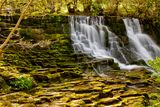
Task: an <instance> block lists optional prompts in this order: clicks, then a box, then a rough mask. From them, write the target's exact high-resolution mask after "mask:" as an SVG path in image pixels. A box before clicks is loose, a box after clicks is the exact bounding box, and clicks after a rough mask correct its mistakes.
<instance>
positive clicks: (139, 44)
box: [123, 18, 160, 62]
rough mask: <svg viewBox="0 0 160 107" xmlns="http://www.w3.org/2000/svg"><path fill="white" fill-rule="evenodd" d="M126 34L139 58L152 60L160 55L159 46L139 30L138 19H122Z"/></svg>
mask: <svg viewBox="0 0 160 107" xmlns="http://www.w3.org/2000/svg"><path fill="white" fill-rule="evenodd" d="M123 21H124V24H125V27H126V31H127V36H128V38H129V42H130V47H131V49H132V50H134V51H135V52H136V53H137V54H138V55H137V56H138V57H139V59H143V60H144V61H146V62H147V61H148V60H153V59H154V58H155V57H157V56H160V48H159V47H158V46H157V45H156V44H155V43H154V41H153V40H152V39H151V38H150V37H149V36H148V35H147V34H144V33H143V32H142V30H141V26H140V23H139V20H138V19H135V18H133V19H129V18H126V19H123Z"/></svg>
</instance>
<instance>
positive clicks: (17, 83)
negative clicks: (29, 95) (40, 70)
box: [10, 77, 33, 90]
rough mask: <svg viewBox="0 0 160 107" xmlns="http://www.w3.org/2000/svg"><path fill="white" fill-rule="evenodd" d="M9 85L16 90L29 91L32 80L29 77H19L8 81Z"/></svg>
mask: <svg viewBox="0 0 160 107" xmlns="http://www.w3.org/2000/svg"><path fill="white" fill-rule="evenodd" d="M10 84H11V85H12V86H13V87H15V88H16V89H18V90H30V89H32V87H33V79H32V78H30V77H20V78H18V79H16V80H13V81H10Z"/></svg>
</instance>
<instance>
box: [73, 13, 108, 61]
mask: <svg viewBox="0 0 160 107" xmlns="http://www.w3.org/2000/svg"><path fill="white" fill-rule="evenodd" d="M102 18H103V17H84V16H71V40H72V41H73V44H72V45H73V48H74V51H75V53H84V54H87V55H88V56H90V57H94V58H97V59H104V58H110V53H109V51H107V50H106V46H105V44H106V43H105V32H104V30H103V29H102V27H100V26H101V25H102V24H103V19H102Z"/></svg>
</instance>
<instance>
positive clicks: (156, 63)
mask: <svg viewBox="0 0 160 107" xmlns="http://www.w3.org/2000/svg"><path fill="white" fill-rule="evenodd" d="M148 63H149V65H150V66H151V67H152V68H153V69H154V70H155V71H156V72H157V73H160V58H159V57H156V59H155V60H149V61H148Z"/></svg>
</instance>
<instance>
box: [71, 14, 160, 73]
mask: <svg viewBox="0 0 160 107" xmlns="http://www.w3.org/2000/svg"><path fill="white" fill-rule="evenodd" d="M123 21H124V23H125V27H126V31H127V36H128V38H129V43H130V46H129V48H128V47H126V46H124V44H123V42H122V41H121V39H119V38H118V36H117V35H116V34H114V33H113V32H111V30H110V29H109V28H108V27H107V26H105V25H104V18H103V17H102V16H98V17H90V16H71V17H70V25H71V40H72V41H73V44H72V46H73V49H74V52H75V53H77V54H78V53H83V54H86V55H88V56H89V57H92V58H96V59H107V58H112V59H114V61H115V62H116V63H118V64H119V66H120V68H121V69H128V70H130V69H133V68H135V67H136V68H137V67H142V66H137V65H129V64H130V61H129V60H130V58H132V57H133V58H132V59H133V60H138V59H143V60H145V61H146V62H147V61H148V60H150V59H153V58H154V57H155V56H157V55H160V51H159V48H158V46H157V45H156V44H155V43H154V42H153V40H152V39H151V38H150V37H149V36H148V35H146V34H143V33H142V30H141V27H140V24H139V21H138V20H137V19H133V20H130V19H124V20H123ZM120 44H121V45H120ZM152 51H154V52H152ZM127 52H128V53H129V54H126V53H127ZM130 55H133V56H130Z"/></svg>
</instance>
